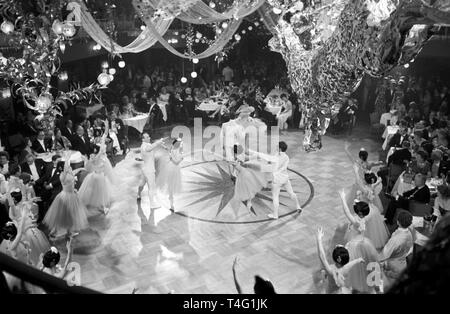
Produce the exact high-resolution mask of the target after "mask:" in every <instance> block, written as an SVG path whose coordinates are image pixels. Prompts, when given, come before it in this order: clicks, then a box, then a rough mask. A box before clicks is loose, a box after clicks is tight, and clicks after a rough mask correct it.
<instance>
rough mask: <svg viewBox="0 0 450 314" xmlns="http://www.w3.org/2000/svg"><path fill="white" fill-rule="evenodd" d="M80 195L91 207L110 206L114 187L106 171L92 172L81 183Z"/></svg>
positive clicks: (85, 203) (82, 200)
mask: <svg viewBox="0 0 450 314" xmlns="http://www.w3.org/2000/svg"><path fill="white" fill-rule="evenodd" d="M78 195H79V197H80V200H81V202H82V203H83V204H84V205H85V206H86V207H87V208H89V209H93V208H97V209H98V208H104V207H110V206H111V203H112V197H113V187H112V184H111V182H110V181H109V179H108V178H107V177H106V175H105V174H104V173H98V172H91V173H89V174H88V175H87V176H86V178H85V179H84V181H83V183H82V184H81V186H80V190H79V191H78Z"/></svg>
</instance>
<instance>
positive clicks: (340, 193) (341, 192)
mask: <svg viewBox="0 0 450 314" xmlns="http://www.w3.org/2000/svg"><path fill="white" fill-rule="evenodd" d="M339 196H340V197H341V199H342V200H345V196H346V194H345V190H344V189H341V190H339Z"/></svg>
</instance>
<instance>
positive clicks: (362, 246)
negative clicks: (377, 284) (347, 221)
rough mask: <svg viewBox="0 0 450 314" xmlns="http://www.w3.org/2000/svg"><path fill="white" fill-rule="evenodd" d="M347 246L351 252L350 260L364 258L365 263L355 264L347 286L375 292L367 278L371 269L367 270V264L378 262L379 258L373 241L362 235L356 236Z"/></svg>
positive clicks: (348, 275)
mask: <svg viewBox="0 0 450 314" xmlns="http://www.w3.org/2000/svg"><path fill="white" fill-rule="evenodd" d="M346 248H347V250H348V252H349V254H350V260H355V259H357V258H362V259H363V260H364V263H359V264H356V265H354V266H353V267H352V268H351V269H350V271H349V273H348V274H347V277H346V282H347V286H349V287H352V289H354V290H357V291H358V292H363V293H369V292H373V288H374V287H369V286H368V285H367V278H368V275H369V273H370V271H367V265H368V264H369V263H372V262H376V261H377V258H378V253H377V250H376V249H375V247H374V245H373V244H372V242H371V241H370V240H369V239H367V238H366V237H363V236H362V235H359V236H356V237H355V238H353V239H352V240H351V241H350V242H348V243H347V245H346Z"/></svg>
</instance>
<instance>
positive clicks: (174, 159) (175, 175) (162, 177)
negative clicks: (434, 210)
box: [155, 139, 183, 211]
mask: <svg viewBox="0 0 450 314" xmlns="http://www.w3.org/2000/svg"><path fill="white" fill-rule="evenodd" d="M155 161H156V164H157V168H158V171H157V176H156V187H157V188H158V190H159V191H161V192H163V193H167V194H168V195H169V201H170V210H171V211H175V208H174V204H173V202H174V195H176V194H178V193H180V192H181V190H182V184H181V167H180V163H181V162H182V161H183V142H182V141H181V139H174V140H172V143H171V145H170V148H168V154H163V155H161V157H159V158H157V159H156V160H155Z"/></svg>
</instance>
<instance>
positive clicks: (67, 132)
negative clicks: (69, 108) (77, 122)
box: [61, 127, 75, 141]
mask: <svg viewBox="0 0 450 314" xmlns="http://www.w3.org/2000/svg"><path fill="white" fill-rule="evenodd" d="M61 134H62V135H63V136H65V137H67V139H68V140H69V141H72V137H73V136H74V135H75V134H74V133H73V131H72V130H71V129H69V128H66V127H64V128H62V129H61Z"/></svg>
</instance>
